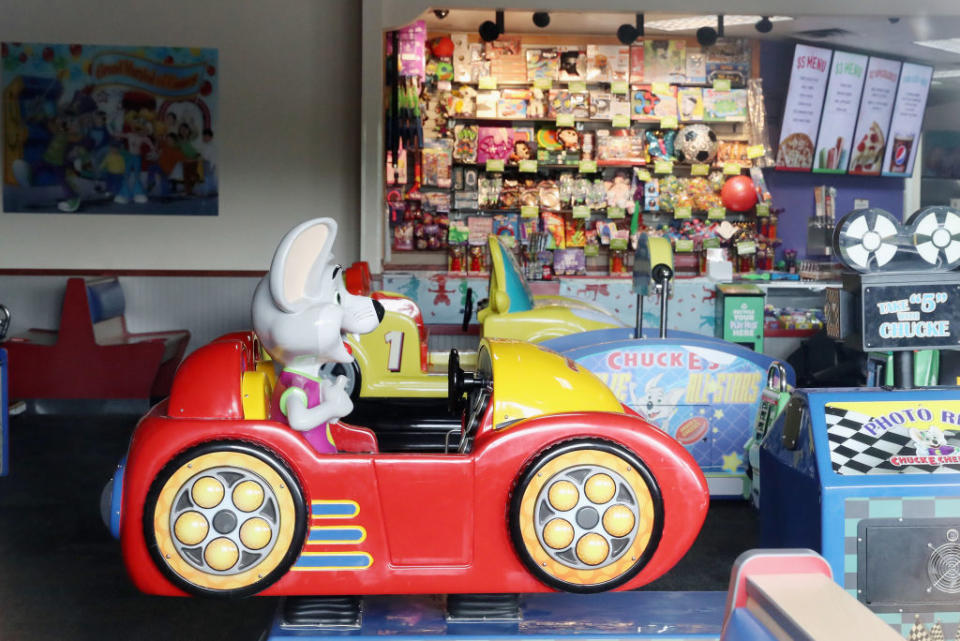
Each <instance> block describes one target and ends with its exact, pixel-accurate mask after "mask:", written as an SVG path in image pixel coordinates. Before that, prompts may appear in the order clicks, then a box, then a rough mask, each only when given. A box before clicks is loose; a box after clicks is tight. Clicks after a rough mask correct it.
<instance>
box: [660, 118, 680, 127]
mask: <svg viewBox="0 0 960 641" xmlns="http://www.w3.org/2000/svg"><path fill="white" fill-rule="evenodd" d="M660 128H661V129H676V128H677V117H676V116H667V117H665V118H661V119H660Z"/></svg>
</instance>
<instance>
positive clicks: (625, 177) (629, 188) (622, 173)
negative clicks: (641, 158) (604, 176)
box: [604, 170, 634, 212]
mask: <svg viewBox="0 0 960 641" xmlns="http://www.w3.org/2000/svg"><path fill="white" fill-rule="evenodd" d="M604 187H605V189H606V200H607V206H608V207H619V208H621V209H623V210H624V211H625V212H632V211H633V205H634V203H633V192H634V189H633V184H632V180H631V177H630V173H628V171H626V170H618V171H617V172H616V173H614V175H613V176H612V177H611V178H610V179H609V180H606V181H604Z"/></svg>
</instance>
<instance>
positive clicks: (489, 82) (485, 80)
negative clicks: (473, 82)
mask: <svg viewBox="0 0 960 641" xmlns="http://www.w3.org/2000/svg"><path fill="white" fill-rule="evenodd" d="M477 88H479V89H496V88H497V79H496V77H494V76H482V77H481V78H480V80H479V81H477Z"/></svg>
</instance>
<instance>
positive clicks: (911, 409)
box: [828, 401, 960, 468]
mask: <svg viewBox="0 0 960 641" xmlns="http://www.w3.org/2000/svg"><path fill="white" fill-rule="evenodd" d="M828 408H835V409H830V410H829V411H831V412H833V413H836V410H845V411H847V412H849V414H847V415H846V416H843V417H842V418H843V419H845V420H844V421H841V422H838V423H837V424H836V425H840V426H841V427H842V426H843V423H845V422H846V423H847V426H848V427H849V425H850V423H849V422H848V421H853V422H854V423H859V424H860V426H859V429H858V436H855V437H853V438H854V439H856V440H858V441H860V440H862V438H863V437H864V436H866V437H870V438H873V439H875V440H874V443H875V445H874V447H876V448H878V449H879V450H882V451H884V452H887V457H886V460H887V463H888V464H889V465H891V466H893V467H894V468H903V467H906V466H927V467H933V468H939V467H941V466H948V467H951V468H953V467H955V466H960V440H957V439H958V438H960V403H958V402H936V401H930V402H923V403H916V402H886V403H884V402H878V403H831V404H829V406H828ZM833 427H834V426H830V427H828V430H830V429H831V428H833ZM834 431H835V430H834ZM833 445H834V443H833V439H831V446H833Z"/></svg>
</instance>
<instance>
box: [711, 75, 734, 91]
mask: <svg viewBox="0 0 960 641" xmlns="http://www.w3.org/2000/svg"><path fill="white" fill-rule="evenodd" d="M713 89H714V91H730V79H729V78H717V79H716V80H714V81H713Z"/></svg>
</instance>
